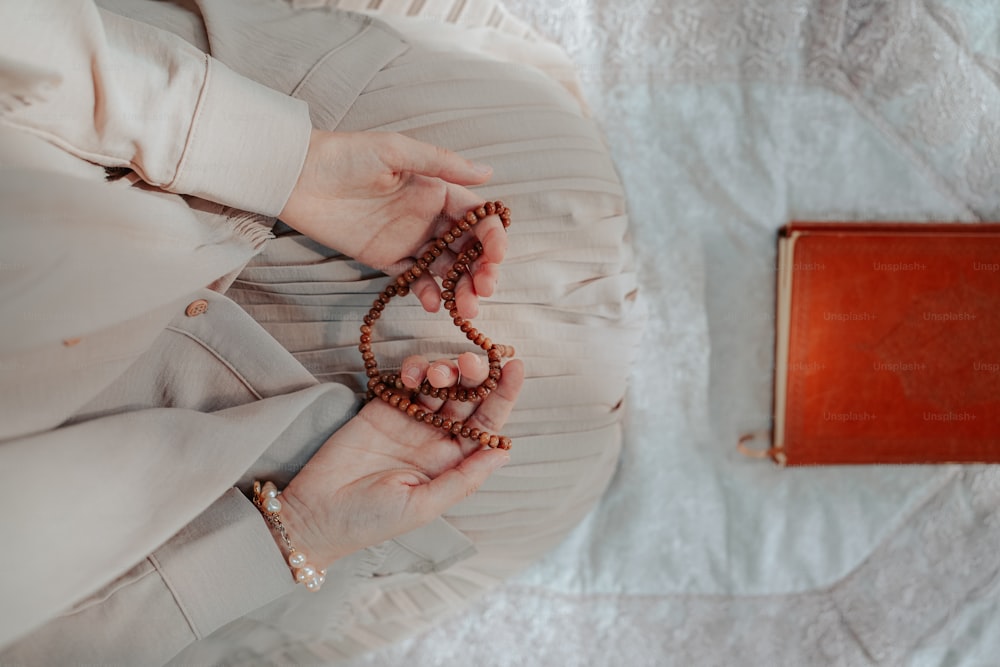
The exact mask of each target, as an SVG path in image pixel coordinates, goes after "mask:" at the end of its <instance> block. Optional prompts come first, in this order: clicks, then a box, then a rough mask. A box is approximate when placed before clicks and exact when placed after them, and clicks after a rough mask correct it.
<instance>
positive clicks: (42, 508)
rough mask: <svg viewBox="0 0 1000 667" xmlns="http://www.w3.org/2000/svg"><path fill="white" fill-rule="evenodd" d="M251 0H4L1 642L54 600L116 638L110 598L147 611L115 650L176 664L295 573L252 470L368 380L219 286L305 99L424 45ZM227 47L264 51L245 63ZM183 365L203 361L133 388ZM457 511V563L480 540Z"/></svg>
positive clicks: (281, 590)
mask: <svg viewBox="0 0 1000 667" xmlns="http://www.w3.org/2000/svg"><path fill="white" fill-rule="evenodd" d="M104 4H106V5H113V4H119V5H120V6H119V7H117V8H116V9H117V10H118V11H121V12H124V13H127V12H129V11H134V9H133V8H132V5H134V4H135V3H124V2H121V3H112V2H107V3H104ZM144 4H145V5H147V6H148V5H149V3H144ZM238 6H239V12H238V14H236V13H234V12H233V10H232V9H231V6H230V3H228V2H225V1H223V0H204V1H202V2H199V3H198V4H197V10H198V11H199V12H200V13H201V17H202V19H203V20H204V25H205V26H206V28H205V29H204V30H201V29H200V28H198V29H196V28H195V27H192V28H191V30H190V31H189V35H188V39H187V40H185V39H181V38H179V37H177V36H175V35H172V34H168V33H166V32H163V31H160V30H157V29H154V28H152V27H149V26H147V25H144V24H142V23H139V22H137V21H133V20H131V19H129V18H126V17H123V16H119V15H116V14H114V13H111V12H109V11H105V10H101V9H98V8H97V7H96V6H95V5H94V3H92V2H86V1H83V0H33V1H32V2H30V3H28V2H25V3H3V4H0V168H2V169H3V176H2V178H0V490H2V494H3V497H4V499H5V501H6V503H7V506H6V509H5V510H4V512H3V513H2V515H0V517H2V518H0V531H2V533H3V535H4V538H3V544H4V548H3V549H0V600H2V601H3V604H0V662H7V661H13V662H18V661H20V660H22V659H23V658H24V656H28V657H30V656H33V655H36V654H33V653H31V647H32V646H33V643H32V635H31V634H30V633H32V632H33V631H36V632H37V629H38V628H40V627H41V626H42V625H43V624H45V623H47V622H48V625H47V626H46V629H47V632H49V634H48V635H46V636H53V634H52V633H53V628H54V629H55V632H57V633H62V636H64V637H66V638H67V639H66V641H67V642H68V641H70V639H71V638H74V637H75V638H77V639H81V640H82V641H83V642H86V639H87V633H88V632H91V633H95V634H93V635H92V636H93V637H96V636H98V635H101V636H103V635H104V633H105V630H104V629H103V628H102V629H97V628H96V627H95V626H94V625H93V623H95V622H97V621H95V620H94V619H95V618H96V619H101V618H104V619H105V620H106V619H107V615H108V614H117V615H121V616H122V617H123V618H124V617H135V616H137V615H140V616H142V618H143V619H144V620H146V619H148V621H149V622H148V623H143V624H141V625H142V628H144V630H142V632H139V633H138V634H137V635H135V636H132V635H129V636H122V637H117V638H114V640H113V650H114V652H113V653H110V652H108V653H100V654H99V655H100V656H101V657H102V659H103V660H104V661H110V662H122V663H123V664H136V663H138V662H142V663H144V664H147V663H151V662H157V661H159V662H163V661H166V660H167V659H169V658H170V657H171V656H172V655H174V654H175V653H176V652H177V651H179V650H180V649H181V648H183V647H184V646H185V645H186V644H188V643H190V642H192V641H194V640H195V639H198V638H200V637H203V636H206V635H207V634H209V633H211V632H212V631H213V630H215V629H216V628H219V627H221V626H222V625H224V624H226V623H227V622H229V621H230V620H232V619H234V618H237V617H240V616H242V615H244V614H245V613H247V612H248V611H249V610H252V609H255V608H258V607H260V606H262V605H263V604H266V603H267V602H270V601H271V600H274V599H276V598H277V597H279V596H281V595H283V594H286V593H288V592H289V591H291V590H292V589H293V583H292V581H291V577H290V575H289V573H288V569H287V567H285V566H284V564H283V562H282V560H281V557H280V553H279V552H278V550H277V547H276V546H275V545H274V542H273V540H272V539H271V536H270V534H269V533H268V531H267V530H266V527H265V525H264V523H263V522H262V521H261V519H260V517H259V515H258V514H257V512H256V510H255V509H254V508H253V507H252V505H251V504H250V503H249V501H247V499H246V498H245V496H244V495H243V494H241V493H240V492H239V491H237V490H235V489H234V488H233V484H234V483H236V482H237V480H240V478H241V475H244V473H245V472H246V471H247V470H250V471H251V473H253V472H260V473H262V474H279V475H280V474H284V476H285V478H286V479H287V477H289V476H290V472H289V471H293V470H295V469H297V467H298V466H301V464H302V463H304V462H305V461H306V460H308V457H309V455H310V454H311V452H312V451H313V450H314V449H315V448H316V447H318V446H319V445H320V444H321V443H322V441H323V440H324V439H325V437H327V436H328V435H329V433H330V432H332V431H333V430H335V429H336V428H337V427H339V425H340V424H342V423H343V422H344V421H345V420H346V419H347V418H349V417H350V415H351V414H353V411H354V410H355V409H356V407H357V406H356V402H355V401H356V399H355V396H354V394H353V393H352V392H351V391H349V390H347V389H346V388H345V387H343V386H342V385H338V384H333V383H330V384H323V385H320V384H318V383H317V382H316V381H315V379H314V378H313V377H312V376H311V375H310V374H309V373H308V372H306V371H305V369H303V368H302V367H301V365H300V364H298V362H296V361H295V360H294V359H293V358H292V357H291V355H289V354H288V353H287V352H286V351H285V350H284V349H282V348H281V346H280V345H278V344H277V343H276V342H275V341H274V340H273V339H272V338H271V337H270V336H269V335H267V334H266V333H265V332H264V331H263V330H262V329H261V328H260V327H259V326H258V325H257V324H256V322H254V321H253V320H252V319H251V318H250V317H249V316H247V315H246V314H245V313H244V312H243V311H242V310H241V309H240V308H239V307H237V306H236V305H234V304H233V303H232V302H230V301H229V300H228V299H225V298H224V297H222V296H220V295H219V294H218V293H217V292H214V291H211V290H207V289H204V288H205V286H209V285H213V284H214V285H215V286H217V287H218V286H222V285H225V284H227V276H230V275H232V274H233V272H236V271H238V270H239V269H240V268H241V267H242V266H243V265H244V264H245V263H246V262H247V261H248V259H249V258H251V257H252V256H253V255H254V254H255V253H256V252H257V250H258V249H259V248H260V246H261V244H262V243H263V242H264V241H265V240H266V239H267V238H268V237H269V235H270V225H271V224H272V222H273V218H270V217H268V216H273V215H275V214H277V213H278V212H279V211H280V210H281V208H282V207H283V205H284V203H285V201H286V199H287V197H288V196H289V193H290V191H291V189H292V187H293V185H294V183H295V181H296V178H297V176H298V172H299V170H300V168H301V164H302V162H303V159H304V155H305V151H306V147H307V141H308V137H309V132H310V129H311V123H310V116H309V109H308V108H307V106H306V104H305V103H303V102H301V101H299V100H296V99H293V98H292V97H290V96H289V95H290V94H291V93H293V92H295V91H296V90H297V89H299V88H301V87H303V86H308V85H309V82H310V74H311V73H313V72H315V71H316V70H318V69H321V68H325V67H337V68H339V71H338V72H337V74H338V76H337V77H336V80H337V82H338V85H337V86H336V87H334V89H332V90H330V91H328V94H329V95H330V97H331V102H330V104H329V105H325V108H324V109H323V110H322V113H325V114H334V115H335V114H337V113H342V112H343V111H344V110H346V109H347V108H348V107H349V106H350V105H351V104H352V103H353V101H354V97H355V96H356V95H357V93H358V92H359V91H360V90H361V89H362V88H363V86H364V84H365V83H366V82H367V81H368V80H369V79H370V77H371V76H372V75H373V74H374V72H376V71H378V69H379V68H380V67H382V66H383V65H384V64H385V63H386V62H387V61H389V60H391V59H392V58H394V57H395V56H396V55H398V54H399V53H401V52H402V51H404V50H405V48H406V47H405V44H403V42H402V41H401V40H400V39H399V38H398V36H397V35H396V34H395V33H394V32H392V31H391V30H388V29H385V28H383V27H381V26H380V25H379V24H377V23H373V22H371V21H370V20H368V19H365V18H362V17H358V16H353V15H348V14H338V13H336V12H331V11H325V12H324V11H321V12H319V13H316V12H310V13H309V14H310V15H309V16H303V15H302V14H295V13H293V12H291V10H290V9H289V8H288V7H286V6H285V5H284V4H283V3H279V2H274V1H270V0H244V1H242V2H240V3H238ZM174 9H175V8H171V6H170V5H167V4H166V3H157V9H156V11H163V12H167V13H169V12H171V11H174ZM176 17H177V20H178V21H184V18H183V13H177V14H176ZM263 23H266V24H267V30H268V32H267V33H266V34H265V33H263V32H261V31H260V30H258V29H257V28H256V26H257V25H260V24H263ZM199 25H200V23H199ZM179 32H182V33H183V31H179ZM290 34H294V35H296V36H297V40H298V41H297V43H298V45H299V47H300V48H298V50H297V51H296V52H295V53H294V54H289V53H285V52H282V50H281V49H279V48H277V46H276V44H278V43H279V42H280V41H281V40H282V39H283V38H287V36H288V35H290ZM247 40H250V41H252V42H253V49H248V48H247ZM345 44H349V47H350V50H349V51H348V52H347V54H348V55H349V57H343V55H344V53H345V52H344V51H339V54H340V56H341V57H337V58H331V57H329V56H330V54H334V53H338V49H340V47H343V46H344V45H345ZM199 47H200V48H199ZM209 47H210V48H211V51H212V53H213V55H214V56H219V55H220V54H222V55H224V54H225V53H226V52H227V49H233V50H235V51H241V52H243V53H246V52H247V51H253V52H254V53H255V54H257V56H258V57H259V61H257V62H254V61H253V60H250V61H247V60H243V61H241V66H242V67H244V68H246V69H245V70H244V71H243V72H236V71H233V69H231V68H230V67H227V66H226V65H224V64H222V62H220V60H219V59H217V58H216V57H208V56H206V55H205V52H204V50H203V49H206V48H209ZM252 72H257V73H259V74H260V75H261V76H264V77H266V79H265V80H267V81H268V83H269V85H271V88H268V87H265V86H263V85H260V84H259V83H256V82H255V81H253V80H251V79H249V78H246V76H244V75H245V74H248V73H252ZM328 80H329V78H328ZM272 88H276V89H277V90H273V89H272ZM314 113H316V112H315V111H314ZM107 166H115V167H129V168H131V169H132V170H134V172H135V174H137V175H138V176H139V177H141V179H142V180H141V181H139V180H138V179H137V178H133V179H121V180H117V181H114V182H106V181H105V171H104V167H107ZM181 194H183V195H186V196H184V197H182V196H181ZM212 202H214V203H212ZM227 207H233V208H232V209H230V208H227ZM244 211H252V212H254V213H246V212H244ZM164 369H167V370H170V369H183V372H185V373H190V374H192V375H191V376H190V381H187V382H181V383H179V385H178V383H172V384H170V385H169V386H170V387H171V389H170V391H171V392H172V393H171V394H170V395H169V396H163V395H159V396H153V395H149V396H147V395H143V394H142V393H141V392H140V391H139V390H138V389H135V390H133V389H132V388H131V387H133V385H131V384H130V382H131V379H133V378H135V377H138V375H140V374H142V373H154V372H160V373H164V372H165V371H164ZM187 377H188V376H185V377H184V378H183V379H185V380H186V379H187ZM147 379H148V377H147ZM148 384H149V383H148V382H146V383H144V384H143V383H135V384H134V387H139V386H147V385H148ZM164 386H167V383H166V380H164ZM165 400H166V402H167V404H169V405H171V406H172V407H171V408H169V409H164V408H161V407H159V406H161V405H163V404H164V401H165ZM310 415H311V417H310ZM317 415H319V416H317ZM307 417H308V418H307ZM303 423H305V424H312V425H314V426H313V427H311V428H303V427H302V426H301V425H302V424H303ZM316 424H320V425H321V426H320V427H319V428H318V429H317V428H316V427H315V425H316ZM265 454H266V456H262V455H265ZM261 461H266V462H269V463H268V464H267V465H270V469H263V470H262V469H260V466H261V465H262V464H261ZM255 462H257V463H256V465H257V466H258V468H257V469H256V470H255V469H254V465H255ZM243 481H244V483H245V481H246V480H245V479H244V480H243ZM205 508H208V509H207V510H206V509H205ZM439 529H440V526H439ZM443 530H444V533H443V535H444V537H443V538H442V534H438V535H437V538H436V542H437V544H438V547H437V551H436V553H437V554H438V555H439V556H440V558H441V559H442V562H443V561H444V560H446V559H448V558H453V557H455V556H456V554H458V553H461V552H463V551H464V550H467V549H468V547H469V543H468V541H467V540H465V539H464V538H463V537H462V536H461V535H460V534H459V533H457V531H454V530H451V529H447V528H444V529H443ZM149 554H153V555H152V556H149V557H148V558H147V556H148V555H149ZM362 566H363V563H361V562H359V561H357V560H355V561H350V560H348V561H347V562H345V563H344V564H342V566H341V569H342V570H343V572H342V576H344V577H349V576H351V574H352V570H351V568H359V567H362ZM123 574H124V576H123ZM327 585H328V586H330V585H331V584H330V583H328V584H327ZM333 585H336V580H334V582H333ZM74 605H75V606H74ZM95 605H97V606H100V608H101V609H100V613H99V614H96V615H91V616H88V614H89V612H90V610H92V609H93V608H94V607H95ZM71 607H72V609H71ZM67 610H70V613H68V614H66V615H62V616H61V615H60V614H63V613H64V612H66V611H67ZM102 615H103V616H102ZM53 619H55V620H53ZM143 633H145V634H143ZM55 636H58V634H57V635H55ZM36 644H37V642H36ZM25 647H27V648H25ZM35 648H37V646H35ZM22 649H23V651H22ZM43 655H44V653H43ZM80 659H83V658H82V657H81V658H80Z"/></svg>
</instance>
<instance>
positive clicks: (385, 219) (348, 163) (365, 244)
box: [279, 130, 507, 319]
mask: <svg viewBox="0 0 1000 667" xmlns="http://www.w3.org/2000/svg"><path fill="white" fill-rule="evenodd" d="M491 173H492V172H491V170H490V168H489V167H485V166H481V165H476V164H473V163H471V162H469V161H468V160H466V159H464V158H462V157H461V156H459V155H457V154H456V153H452V152H451V151H448V150H446V149H443V148H439V147H437V146H432V145H430V144H426V143H423V142H420V141H416V140H414V139H410V138H408V137H405V136H403V135H401V134H395V133H388V132H323V131H320V130H313V133H312V137H311V139H310V142H309V151H308V153H307V155H306V161H305V165H304V166H303V168H302V173H301V174H300V175H299V179H298V182H297V183H296V185H295V188H294V190H293V191H292V195H291V197H289V199H288V202H287V204H286V205H285V208H284V209H283V210H282V212H281V214H280V216H279V217H280V218H281V220H282V221H284V222H285V223H286V224H287V225H289V226H290V227H292V228H294V229H296V230H297V231H299V232H301V233H302V234H305V235H306V236H308V237H310V238H312V239H313V240H315V241H318V242H319V243H322V244H323V245H325V246H327V247H330V248H333V249H334V250H338V251H340V252H342V253H344V254H345V255H348V256H350V257H353V258H355V259H357V260H358V261H360V262H363V263H364V264H367V265H369V266H371V267H373V268H376V269H379V270H381V271H384V272H385V273H387V274H389V275H396V274H398V273H401V272H402V271H403V270H405V269H406V268H407V267H408V266H409V263H410V262H412V258H415V257H417V256H419V255H420V254H422V253H423V251H424V250H425V249H426V245H427V242H428V241H429V240H430V239H432V238H435V237H437V236H440V235H442V234H444V233H445V232H447V231H448V230H449V229H450V228H451V227H452V225H453V224H454V222H455V221H456V220H458V219H459V218H461V217H463V216H464V215H465V213H466V211H468V210H469V209H470V208H472V207H474V206H478V205H480V204H482V203H483V200H482V198H481V197H478V196H477V195H475V194H474V193H473V192H471V191H470V190H468V189H466V187H464V186H469V185H479V184H481V183H485V182H486V181H487V180H488V179H489V177H490V175H491ZM472 234H473V235H474V236H475V238H477V239H478V240H479V241H480V242H482V244H483V256H482V257H480V258H479V259H478V260H477V261H476V262H475V264H474V266H473V267H472V268H471V272H470V274H467V275H466V276H463V278H462V280H460V281H459V283H458V285H457V286H456V290H455V300H456V302H457V303H456V305H457V307H458V310H459V313H460V314H461V315H462V317H465V318H466V319H471V318H473V317H475V315H476V314H477V312H478V305H477V304H478V297H479V296H489V295H491V294H492V293H493V290H494V288H495V286H496V280H497V273H498V271H497V269H498V264H499V263H500V262H501V261H502V260H503V258H504V254H505V252H506V250H507V235H506V232H505V230H504V228H503V224H502V223H501V221H500V218H499V217H498V216H495V215H494V216H489V217H487V218H485V219H484V220H482V221H480V222H479V223H478V224H477V225H476V226H475V227H473V230H472ZM467 242H468V239H467V237H463V238H462V239H459V240H456V241H455V243H454V245H455V246H456V248H455V249H457V250H459V251H460V250H461V248H462V247H464V245H465V243H467ZM455 254H457V253H454V252H445V253H443V254H442V255H441V256H440V257H439V258H438V260H437V261H436V262H435V263H434V264H433V265H432V267H431V272H432V273H434V274H436V275H438V276H440V275H443V274H444V273H446V272H447V270H448V269H449V268H450V265H451V264H452V263H453V262H454V261H455ZM411 290H412V291H413V293H414V294H415V295H416V296H417V298H418V299H420V302H421V304H423V306H424V308H425V309H427V310H428V311H430V312H436V311H437V310H438V308H439V307H440V288H439V286H438V284H437V283H436V282H435V281H434V279H433V278H431V277H430V276H427V275H424V276H421V277H420V279H418V280H417V281H416V282H415V283H413V285H412V286H411Z"/></svg>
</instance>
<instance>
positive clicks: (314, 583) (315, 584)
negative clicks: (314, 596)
mask: <svg viewBox="0 0 1000 667" xmlns="http://www.w3.org/2000/svg"><path fill="white" fill-rule="evenodd" d="M322 585H323V582H322V581H320V580H319V577H313V578H312V579H310V580H309V581H307V582H306V588H308V589H309V590H311V591H318V590H319V587H320V586H322Z"/></svg>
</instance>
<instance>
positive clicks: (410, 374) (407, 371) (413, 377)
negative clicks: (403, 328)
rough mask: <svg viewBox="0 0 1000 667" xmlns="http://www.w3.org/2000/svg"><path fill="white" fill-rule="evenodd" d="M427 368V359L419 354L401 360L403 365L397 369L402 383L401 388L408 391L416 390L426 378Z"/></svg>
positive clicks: (428, 363) (428, 364) (428, 365)
mask: <svg viewBox="0 0 1000 667" xmlns="http://www.w3.org/2000/svg"><path fill="white" fill-rule="evenodd" d="M429 367H430V362H429V361H427V358H426V357H424V356H422V355H419V354H414V355H412V356H409V357H407V358H406V359H403V364H402V366H401V367H400V369H399V376H400V379H401V380H402V381H403V386H405V387H407V388H408V389H417V388H418V387H420V384H421V383H422V382H423V381H424V378H425V377H426V376H427V369H428V368H429Z"/></svg>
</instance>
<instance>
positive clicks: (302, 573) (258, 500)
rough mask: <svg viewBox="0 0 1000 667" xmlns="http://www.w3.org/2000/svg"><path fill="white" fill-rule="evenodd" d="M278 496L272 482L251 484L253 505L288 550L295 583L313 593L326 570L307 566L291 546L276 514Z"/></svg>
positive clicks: (278, 505) (303, 556)
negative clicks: (276, 532)
mask: <svg viewBox="0 0 1000 667" xmlns="http://www.w3.org/2000/svg"><path fill="white" fill-rule="evenodd" d="M280 494H281V491H278V488H277V487H276V486H275V485H274V483H273V482H264V484H263V485H261V483H260V482H259V481H256V480H255V481H254V483H253V504H254V505H256V507H257V509H259V510H260V513H261V514H262V515H263V516H264V520H265V521H266V522H267V525H268V526H270V527H271V528H273V529H274V530H276V531H278V534H279V535H281V541H282V542H284V543H285V549H287V550H288V566H289V567H290V568H292V575H293V576H294V577H295V581H297V582H298V583H300V584H303V585H304V586H305V587H306V588H307V589H309V590H310V591H312V592H314V593H315V592H316V591H318V590H319V589H320V586H322V585H323V582H324V581H326V570H317V569H316V568H315V567H313V566H312V565H310V564H309V561H308V559H307V558H306V555H305V554H304V553H302V552H301V551H298V550H297V549H296V548H295V547H294V546H292V541H291V539H289V537H288V531H286V530H285V526H284V524H282V523H281V519H280V518H279V517H278V513H279V512H280V511H281V501H280V500H278V496H279V495H280Z"/></svg>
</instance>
